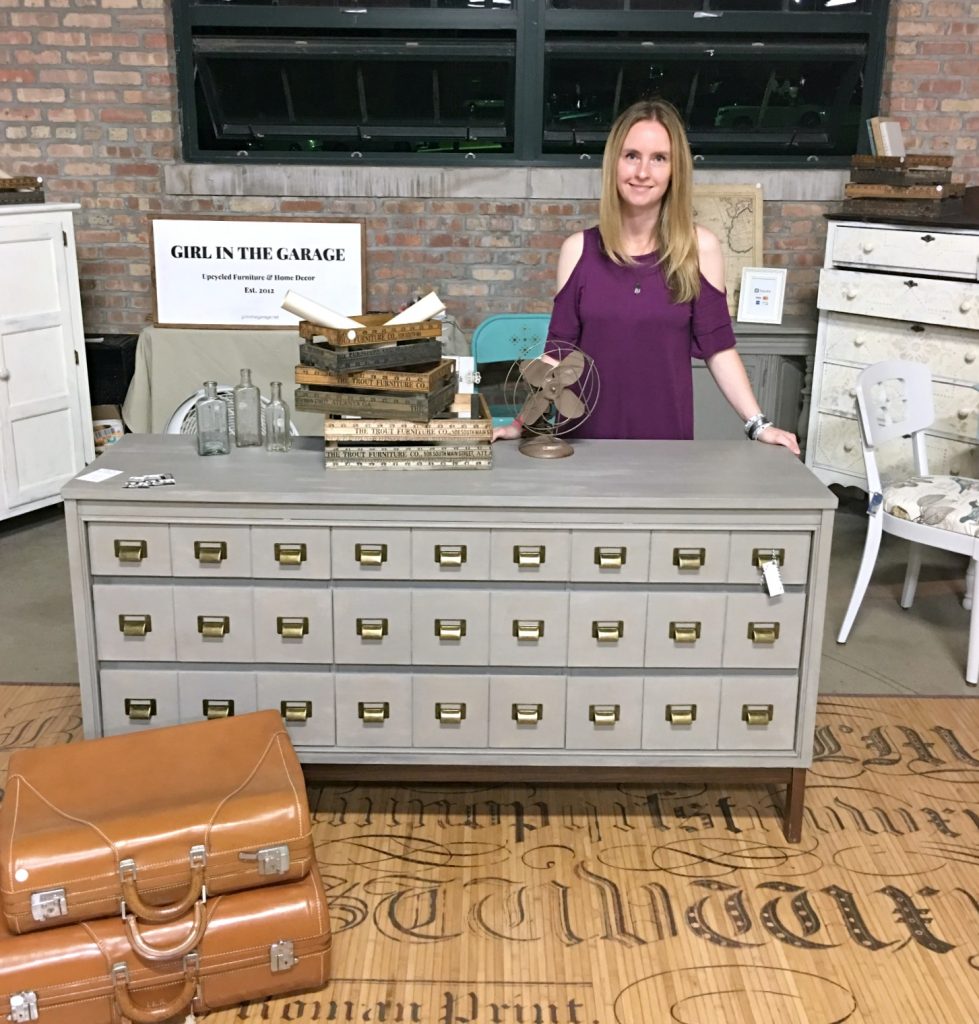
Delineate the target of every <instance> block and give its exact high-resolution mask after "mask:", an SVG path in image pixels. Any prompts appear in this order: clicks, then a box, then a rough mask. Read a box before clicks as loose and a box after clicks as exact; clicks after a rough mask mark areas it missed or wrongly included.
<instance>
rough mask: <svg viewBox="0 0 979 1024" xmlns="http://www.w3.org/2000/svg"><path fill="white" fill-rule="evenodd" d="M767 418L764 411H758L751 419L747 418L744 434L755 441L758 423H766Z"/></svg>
mask: <svg viewBox="0 0 979 1024" xmlns="http://www.w3.org/2000/svg"><path fill="white" fill-rule="evenodd" d="M766 418H767V417H766V416H765V414H764V413H763V412H756V413H755V415H754V416H752V417H751V419H747V420H745V421H744V436H745V437H747V438H748V439H749V440H751V441H754V439H755V433H756V432H757V427H758V424H759V423H764V422H765V420H766Z"/></svg>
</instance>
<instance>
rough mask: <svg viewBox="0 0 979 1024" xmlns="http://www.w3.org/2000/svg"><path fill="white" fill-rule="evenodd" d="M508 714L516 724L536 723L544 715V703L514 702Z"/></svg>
mask: <svg viewBox="0 0 979 1024" xmlns="http://www.w3.org/2000/svg"><path fill="white" fill-rule="evenodd" d="M510 715H511V717H512V718H513V720H514V721H515V722H516V723H517V725H536V724H537V723H538V722H539V721H541V720H542V719H543V717H544V705H543V704H514V705H513V710H512V711H511V713H510Z"/></svg>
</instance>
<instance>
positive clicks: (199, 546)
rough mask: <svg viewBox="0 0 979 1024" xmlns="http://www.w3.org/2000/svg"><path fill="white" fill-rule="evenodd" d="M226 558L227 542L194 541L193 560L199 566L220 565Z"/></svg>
mask: <svg viewBox="0 0 979 1024" xmlns="http://www.w3.org/2000/svg"><path fill="white" fill-rule="evenodd" d="M227 557H228V542H227V541H225V540H195V541H194V558H196V559H197V561H198V562H200V563H201V565H220V564H221V563H222V562H223V561H224V560H225V559H226V558H227Z"/></svg>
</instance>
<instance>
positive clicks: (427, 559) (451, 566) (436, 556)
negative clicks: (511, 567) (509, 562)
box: [411, 529, 490, 580]
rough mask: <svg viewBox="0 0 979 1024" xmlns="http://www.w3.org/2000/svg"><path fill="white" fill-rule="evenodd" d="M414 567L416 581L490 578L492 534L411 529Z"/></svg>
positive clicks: (483, 531)
mask: <svg viewBox="0 0 979 1024" xmlns="http://www.w3.org/2000/svg"><path fill="white" fill-rule="evenodd" d="M411 566H412V578H413V579H416V580H486V579H489V566H490V535H489V531H488V530H451V529H445V530H425V529H415V530H412V531H411Z"/></svg>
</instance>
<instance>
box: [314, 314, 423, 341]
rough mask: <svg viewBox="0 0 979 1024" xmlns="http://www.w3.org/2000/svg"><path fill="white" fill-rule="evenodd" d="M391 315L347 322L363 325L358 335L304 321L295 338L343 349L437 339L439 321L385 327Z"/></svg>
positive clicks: (376, 315) (362, 317) (374, 315)
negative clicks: (420, 339) (354, 346)
mask: <svg viewBox="0 0 979 1024" xmlns="http://www.w3.org/2000/svg"><path fill="white" fill-rule="evenodd" d="M393 316H394V313H365V314H364V315H363V316H352V317H351V318H350V319H351V320H356V321H357V323H359V324H363V325H364V329H363V330H360V331H355V330H353V329H351V330H345V329H343V328H336V327H320V325H319V324H313V323H310V322H309V321H308V320H300V321H299V336H300V337H301V338H304V339H305V340H306V341H314V342H316V343H318V344H326V345H334V346H336V347H338V348H347V347H349V346H351V345H390V344H393V343H394V342H396V341H413V340H417V339H419V338H441V337H442V321H441V320H422V321H421V322H420V323H417V324H395V325H394V326H388V327H385V326H384V324H385V321H387V320H390V319H391V317H393Z"/></svg>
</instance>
